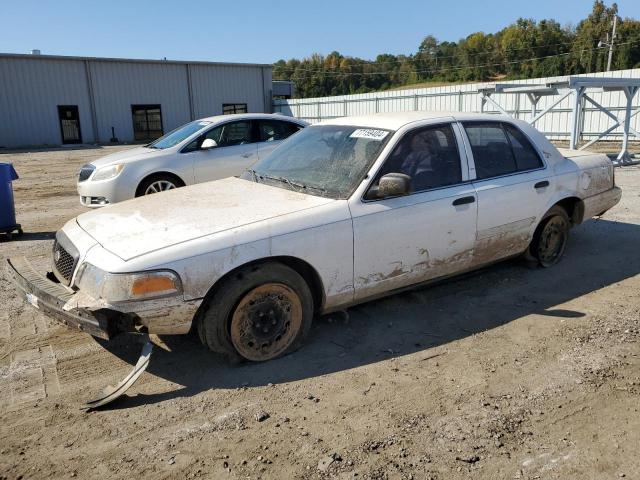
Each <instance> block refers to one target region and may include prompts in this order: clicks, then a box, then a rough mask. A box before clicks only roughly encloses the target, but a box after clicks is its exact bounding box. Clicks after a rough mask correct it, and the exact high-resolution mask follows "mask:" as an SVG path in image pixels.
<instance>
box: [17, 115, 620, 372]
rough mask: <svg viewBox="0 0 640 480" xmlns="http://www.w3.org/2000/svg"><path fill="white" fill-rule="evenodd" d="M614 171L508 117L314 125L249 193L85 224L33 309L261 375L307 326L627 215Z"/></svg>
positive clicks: (205, 196) (68, 231)
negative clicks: (186, 339) (206, 351)
mask: <svg viewBox="0 0 640 480" xmlns="http://www.w3.org/2000/svg"><path fill="white" fill-rule="evenodd" d="M620 196H621V191H620V189H619V188H617V187H616V186H615V182H614V171H613V165H612V163H611V161H610V160H609V159H608V158H607V157H606V156H605V155H601V154H593V153H588V152H577V151H569V150H558V149H556V148H555V147H554V146H553V145H552V144H551V143H550V142H549V141H548V140H547V139H546V138H545V137H544V136H543V135H542V134H540V133H539V132H538V131H536V130H535V129H534V128H532V127H531V126H530V125H528V124H526V123H524V122H521V121H518V120H513V119H512V118H509V117H506V116H496V115H486V114H462V113H452V114H447V113H425V112H412V113H401V114H383V115H374V116H366V117H353V118H338V119H334V120H330V121H326V122H322V123H320V124H316V125H314V126H311V127H308V128H306V129H304V130H303V131H301V132H300V133H299V134H297V135H295V136H294V137H292V138H291V139H289V140H288V141H286V142H284V143H283V144H282V145H281V146H280V147H279V148H278V149H276V150H275V151H274V153H272V154H271V155H270V156H268V157H267V158H265V159H263V160H261V161H259V162H258V163H257V164H255V165H254V166H253V168H252V170H249V171H247V172H246V173H245V174H243V176H242V177H241V178H227V179H224V180H218V181H214V182H209V183H203V184H199V185H195V186H192V187H188V188H182V189H178V190H172V191H168V192H163V193H161V194H158V195H151V196H147V197H141V198H138V199H135V200H131V201H126V202H123V203H121V204H117V205H113V206H109V207H106V208H104V209H101V210H99V211H92V212H89V213H85V214H82V215H80V216H79V217H77V218H76V219H73V220H71V221H70V222H68V223H67V224H66V225H65V226H64V227H63V228H62V229H61V230H60V231H59V232H58V233H57V235H56V241H55V246H54V249H53V260H52V264H53V274H49V275H48V276H46V277H45V274H46V272H38V271H36V270H35V269H34V267H32V266H31V264H30V262H29V261H28V260H27V259H24V258H18V259H10V260H9V269H10V273H11V275H12V276H13V279H14V280H15V282H16V284H17V285H18V286H19V288H20V290H21V291H22V292H23V294H25V295H26V298H27V300H28V301H29V302H30V303H32V304H33V305H35V306H37V307H38V308H40V309H41V310H42V311H43V312H44V313H46V314H48V315H50V316H52V317H55V318H57V319H59V320H62V321H64V322H65V323H67V324H69V325H74V326H77V327H78V328H81V329H83V330H86V331H87V332H88V333H90V334H92V335H97V336H101V337H105V338H109V337H111V336H113V335H115V334H117V333H119V332H123V331H138V332H147V333H157V334H186V333H188V332H190V331H192V330H196V331H197V332H198V334H199V336H200V338H201V339H202V342H203V343H204V344H205V345H206V346H208V347H209V348H210V349H212V350H214V351H216V352H221V353H223V354H226V355H231V356H235V357H240V358H243V359H247V360H252V361H264V360H270V359H272V358H275V357H278V356H280V355H282V354H285V353H287V352H290V351H292V350H293V349H295V348H297V347H298V346H300V344H301V343H302V342H303V340H304V338H305V336H306V335H307V333H308V332H309V327H310V326H311V322H312V319H313V318H314V316H315V315H318V314H322V313H327V312H330V311H334V310H338V309H344V308H346V307H348V306H351V305H354V304H357V303H360V302H364V301H366V300H369V299H371V298H374V297H379V296H382V295H388V294H391V293H393V292H397V291H399V290H401V289H404V288H408V287H413V286H416V285H418V284H424V283H428V282H432V281H434V280H438V279H442V278H444V277H448V276H451V275H454V274H458V273H461V272H465V271H469V270H472V269H476V268H479V267H482V266H484V265H487V264H490V263H492V262H496V261H499V260H502V259H505V258H508V257H513V256H517V255H526V256H528V257H529V258H530V259H531V260H534V261H536V262H537V263H539V265H541V266H543V267H549V266H551V265H553V264H555V263H556V262H558V261H559V260H560V258H561V256H562V254H563V251H564V249H565V245H566V243H567V237H568V235H569V229H570V228H571V226H572V225H576V224H579V223H581V222H583V221H585V220H587V219H589V218H591V217H593V216H596V215H600V214H602V213H604V212H605V211H606V210H608V209H610V208H611V207H613V206H614V205H615V204H616V203H618V201H619V200H620Z"/></svg>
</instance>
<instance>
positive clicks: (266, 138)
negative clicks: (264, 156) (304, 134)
mask: <svg viewBox="0 0 640 480" xmlns="http://www.w3.org/2000/svg"><path fill="white" fill-rule="evenodd" d="M301 128H302V127H301V126H300V125H296V124H295V123H291V122H282V121H279V120H259V121H258V135H259V137H260V138H259V140H258V141H259V142H276V141H278V140H284V139H285V138H287V137H289V136H290V135H293V134H294V133H296V132H297V131H298V130H300V129H301Z"/></svg>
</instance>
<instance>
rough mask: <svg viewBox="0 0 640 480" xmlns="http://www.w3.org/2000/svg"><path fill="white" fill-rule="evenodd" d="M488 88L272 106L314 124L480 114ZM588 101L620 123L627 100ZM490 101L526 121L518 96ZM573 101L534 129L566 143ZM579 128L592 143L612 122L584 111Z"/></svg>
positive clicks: (637, 119)
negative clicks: (374, 116)
mask: <svg viewBox="0 0 640 480" xmlns="http://www.w3.org/2000/svg"><path fill="white" fill-rule="evenodd" d="M577 76H584V77H608V78H611V77H617V78H640V68H635V69H631V70H618V71H614V72H601V73H591V74H587V75H577ZM566 80H568V77H566V76H565V77H546V78H530V79H526V80H512V81H505V82H499V83H500V84H518V85H520V84H536V85H540V84H547V83H551V82H562V81H566ZM491 85H493V83H470V84H464V85H451V86H443V87H433V88H416V89H407V90H391V91H386V92H375V93H364V94H356V95H341V96H336V97H321V98H304V99H297V100H275V101H274V103H273V107H274V112H280V113H283V114H285V115H289V116H293V117H298V118H301V119H303V120H306V121H308V122H311V123H314V122H318V121H320V120H326V119H329V118H337V117H344V116H351V115H367V114H371V113H377V112H400V111H410V110H430V111H458V112H479V111H480V108H481V96H480V94H479V93H478V89H480V88H486V87H490V86H491ZM589 96H590V97H591V98H593V99H594V100H595V101H597V102H598V103H599V104H600V105H603V106H605V107H607V108H608V109H609V110H610V111H611V112H612V113H613V114H614V115H616V116H618V117H620V118H624V112H625V107H626V98H625V95H624V93H623V92H620V91H617V92H597V91H593V92H589ZM491 98H492V99H494V100H495V101H496V102H498V103H499V104H500V105H501V106H502V107H503V108H504V109H505V110H506V111H507V112H508V113H509V114H510V115H512V116H514V117H516V118H520V119H522V120H529V119H531V107H532V105H531V102H530V101H529V99H528V98H527V96H526V95H525V94H524V93H523V94H514V93H509V94H500V93H495V94H493V95H491ZM557 99H558V97H557V96H547V97H542V98H541V99H540V101H539V103H538V105H537V109H538V112H539V111H541V110H544V109H545V108H546V107H548V106H550V105H552V104H553V103H554V102H555V101H557ZM571 99H572V96H569V97H568V98H565V99H564V100H563V101H562V102H560V103H559V104H558V105H556V106H555V107H554V108H553V109H552V110H551V111H550V112H549V113H547V114H546V115H545V116H543V117H542V118H541V119H540V120H539V121H538V122H536V128H537V129H538V130H540V131H541V132H543V133H544V134H545V135H547V137H549V138H551V139H554V140H568V139H569V137H570V134H571V113H572V101H571ZM639 102H640V95H637V96H636V98H635V99H634V104H633V106H634V108H638V107H639V106H640V104H639ZM484 111H485V112H489V113H491V112H495V113H498V110H497V109H495V107H493V106H492V105H491V104H490V103H487V104H486V105H485V106H484ZM583 112H584V113H583V116H582V118H581V120H580V121H581V122H582V138H583V139H584V140H590V139H592V138H595V137H597V136H598V135H599V134H600V133H602V132H604V131H606V130H607V129H608V128H609V127H611V126H613V125H614V123H615V122H614V121H613V120H612V119H611V118H609V117H607V116H606V115H604V114H603V113H602V112H600V111H599V110H598V109H596V108H593V107H592V106H591V105H590V104H588V103H587V104H586V105H584V109H583ZM631 128H633V129H635V130H640V115H636V116H634V117H633V118H632V122H631ZM621 136H622V127H618V128H617V129H615V130H613V131H612V132H611V133H610V134H609V135H607V136H605V137H603V140H620V138H621Z"/></svg>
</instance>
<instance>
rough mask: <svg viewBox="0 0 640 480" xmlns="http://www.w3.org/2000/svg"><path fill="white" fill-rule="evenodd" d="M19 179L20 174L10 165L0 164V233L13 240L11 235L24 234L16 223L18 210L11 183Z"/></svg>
mask: <svg viewBox="0 0 640 480" xmlns="http://www.w3.org/2000/svg"><path fill="white" fill-rule="evenodd" d="M17 179H18V174H17V173H16V170H15V169H14V168H13V165H12V164H10V163H0V232H4V233H6V234H7V235H8V236H9V238H11V233H12V232H15V231H18V233H22V230H21V228H20V225H18V224H17V223H16V209H15V205H14V203H13V187H12V185H11V182H13V181H14V180H17Z"/></svg>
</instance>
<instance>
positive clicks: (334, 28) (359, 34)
mask: <svg viewBox="0 0 640 480" xmlns="http://www.w3.org/2000/svg"><path fill="white" fill-rule="evenodd" d="M606 3H607V5H610V4H611V3H612V2H611V0H607V1H606ZM617 3H618V8H619V12H620V15H621V16H622V17H633V18H640V0H617ZM592 4H593V2H592V1H591V0H535V1H533V0H528V1H521V0H512V1H498V0H449V1H439V2H435V1H431V0H422V1H421V0H386V1H384V2H382V1H376V0H368V1H366V0H316V1H308V0H307V1H305V0H296V1H290V0H287V1H285V0H270V1H264V0H262V1H257V0H240V1H238V0H235V1H234V0H223V1H220V0H209V1H203V0H190V1H184V0H183V1H175V0H173V1H165V0H155V1H150V0H129V1H122V0H109V1H107V0H103V1H100V2H97V1H93V0H84V1H80V0H56V1H53V0H37V1H36V0H0V18H1V19H2V27H1V28H0V52H3V53H28V52H29V51H30V50H31V49H40V50H41V51H42V53H43V54H49V55H78V56H89V57H125V58H154V59H161V58H164V57H166V58H167V59H169V60H203V61H223V62H247V63H273V62H275V61H277V60H279V59H281V58H284V59H289V58H302V57H305V56H309V55H310V54H312V53H316V52H317V53H322V54H328V53H330V52H332V51H334V50H337V51H339V52H340V53H341V54H343V55H350V56H357V57H361V58H365V59H374V58H375V56H376V55H377V54H379V53H392V54H411V53H414V52H415V51H416V50H417V48H418V45H419V44H420V42H421V41H422V39H423V38H424V37H425V36H426V35H429V34H431V35H434V36H435V37H436V38H437V39H439V40H441V41H444V40H448V41H456V40H459V39H460V38H463V37H465V36H467V35H468V34H470V33H473V32H477V31H483V32H485V33H491V32H495V31H497V30H500V29H501V28H503V27H505V26H506V25H508V24H509V23H512V22H513V21H515V20H516V19H517V18H518V17H525V18H533V19H536V20H540V19H543V18H550V19H554V20H556V21H558V22H560V23H561V24H562V25H575V24H577V23H578V22H579V21H580V20H581V19H583V18H585V17H586V16H587V14H588V13H589V12H590V11H591V7H592Z"/></svg>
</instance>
